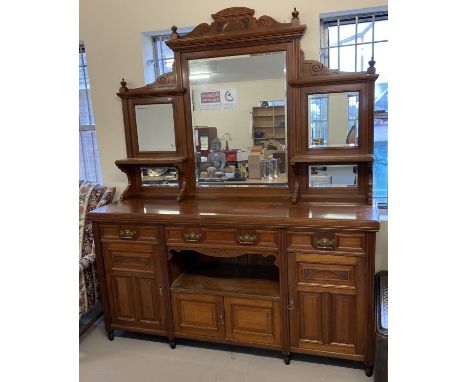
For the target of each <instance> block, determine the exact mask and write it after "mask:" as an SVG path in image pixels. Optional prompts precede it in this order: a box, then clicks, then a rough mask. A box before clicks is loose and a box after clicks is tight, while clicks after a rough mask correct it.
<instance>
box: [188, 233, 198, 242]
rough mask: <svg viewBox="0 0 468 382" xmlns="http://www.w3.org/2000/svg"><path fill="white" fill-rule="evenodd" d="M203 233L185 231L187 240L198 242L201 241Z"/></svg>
mask: <svg viewBox="0 0 468 382" xmlns="http://www.w3.org/2000/svg"><path fill="white" fill-rule="evenodd" d="M201 237H202V234H201V233H200V232H188V233H184V239H185V241H191V242H198V241H200V239H201Z"/></svg>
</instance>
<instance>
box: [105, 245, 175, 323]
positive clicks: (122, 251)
mask: <svg viewBox="0 0 468 382" xmlns="http://www.w3.org/2000/svg"><path fill="white" fill-rule="evenodd" d="M102 251H103V254H104V263H105V267H106V282H107V292H108V293H107V294H108V298H109V308H110V314H111V322H112V324H114V325H116V326H118V327H128V328H129V329H144V330H148V331H149V332H151V331H155V332H162V331H165V330H166V324H165V322H166V309H165V302H164V296H163V295H164V293H163V292H164V290H163V285H162V282H161V272H160V267H159V266H158V259H159V258H158V250H157V245H156V244H135V243H118V242H103V243H102Z"/></svg>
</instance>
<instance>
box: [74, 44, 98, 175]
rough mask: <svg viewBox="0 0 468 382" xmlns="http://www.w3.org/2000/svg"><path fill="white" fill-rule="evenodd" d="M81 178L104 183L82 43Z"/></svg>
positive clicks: (80, 53) (80, 51) (80, 66)
mask: <svg viewBox="0 0 468 382" xmlns="http://www.w3.org/2000/svg"><path fill="white" fill-rule="evenodd" d="M79 55H80V57H79V58H80V62H79V70H80V99H79V102H80V129H79V134H80V179H81V180H87V181H90V182H96V183H102V175H101V168H100V165H99V154H98V147H97V142H96V131H95V126H94V114H93V109H92V105H91V94H90V92H89V90H90V87H89V78H88V64H87V61H86V53H85V48H84V45H82V44H80V49H79Z"/></svg>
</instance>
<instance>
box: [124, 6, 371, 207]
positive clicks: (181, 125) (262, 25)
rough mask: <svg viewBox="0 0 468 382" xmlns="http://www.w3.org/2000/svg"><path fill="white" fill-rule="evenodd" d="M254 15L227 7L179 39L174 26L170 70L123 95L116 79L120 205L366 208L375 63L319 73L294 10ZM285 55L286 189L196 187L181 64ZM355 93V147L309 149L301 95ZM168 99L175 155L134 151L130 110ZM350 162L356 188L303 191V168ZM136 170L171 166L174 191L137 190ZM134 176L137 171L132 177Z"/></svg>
mask: <svg viewBox="0 0 468 382" xmlns="http://www.w3.org/2000/svg"><path fill="white" fill-rule="evenodd" d="M254 13H255V11H254V10H253V9H251V8H246V7H232V8H226V9H223V10H221V11H219V12H217V13H215V14H212V15H211V16H212V18H213V20H214V21H213V22H211V24H207V23H202V24H199V25H198V26H196V27H195V28H194V29H193V30H192V32H190V33H188V34H186V35H183V36H180V35H179V34H178V33H177V27H176V26H173V27H172V28H171V29H172V34H171V36H170V39H169V40H168V41H167V45H168V46H169V47H170V48H171V49H172V50H173V51H174V65H173V72H171V73H166V74H163V75H161V76H160V77H158V78H157V79H156V81H155V82H154V83H152V84H149V85H146V86H144V87H141V88H134V89H128V88H127V86H126V82H125V81H124V80H122V82H121V87H120V89H119V93H117V95H118V96H119V97H120V98H121V99H122V107H123V115H124V125H125V138H126V145H127V155H128V157H129V158H127V159H122V160H118V161H116V165H117V166H118V167H119V168H120V169H121V170H122V171H123V172H125V173H126V174H127V177H128V182H129V183H128V187H127V189H126V190H125V191H124V193H123V194H122V197H121V199H127V198H130V197H139V196H145V197H146V196H150V197H165V196H168V197H169V196H171V197H172V196H174V195H177V200H178V201H181V200H183V199H184V198H186V197H211V198H216V197H219V198H227V197H229V198H243V197H245V198H257V199H258V198H268V199H269V200H274V199H275V198H277V199H282V200H284V199H288V198H290V200H291V201H292V203H297V202H298V201H299V200H300V199H301V197H302V198H303V199H304V201H320V202H322V201H325V202H353V203H367V204H372V181H373V179H372V170H373V137H374V129H373V125H374V113H373V100H374V87H375V81H376V80H377V78H378V75H377V74H376V69H375V68H374V65H375V61H373V60H372V59H371V60H370V61H369V68H368V69H367V71H366V72H341V71H339V70H332V69H328V68H327V67H325V66H324V65H323V64H322V63H320V62H318V61H315V60H305V59H304V54H303V52H302V51H301V49H300V40H301V38H302V36H303V34H304V32H305V30H306V26H305V25H301V24H300V21H299V17H298V16H299V12H297V11H296V10H294V11H293V12H292V19H291V22H290V23H280V22H278V21H276V20H274V19H273V18H272V17H270V16H261V17H259V18H258V19H257V18H256V17H254V16H253V15H254ZM273 51H285V52H286V81H287V84H286V100H287V103H286V105H287V107H286V115H287V126H288V132H287V140H286V142H287V150H288V154H287V158H288V187H284V188H279V187H272V188H268V187H262V186H256V185H252V186H249V187H229V186H227V187H222V188H219V187H213V188H210V187H196V177H195V165H196V164H195V153H194V147H193V146H194V143H193V126H192V111H191V98H190V97H191V94H190V92H189V91H187V90H189V89H190V83H189V70H188V60H190V59H201V58H212V57H223V56H236V55H243V54H252V53H253V54H255V53H266V52H273ZM345 91H357V92H359V123H360V131H359V137H360V140H359V144H358V146H352V147H317V148H309V147H308V143H309V139H308V133H309V129H308V113H307V95H308V94H310V93H314V92H318V93H334V92H345ZM164 97H165V98H166V99H167V98H168V97H171V100H173V102H174V107H173V111H174V128H175V136H176V150H177V151H176V152H175V153H174V152H139V151H138V146H137V145H136V140H135V138H137V132H136V123H135V121H136V119H135V117H134V114H135V113H134V109H133V114H132V111H131V110H130V109H131V108H132V107H133V105H134V104H138V103H139V102H141V100H142V99H144V98H148V101H145V102H148V103H151V102H160V101H161V99H162V98H164ZM309 164H315V165H332V164H357V165H358V187H357V188H356V189H354V188H345V189H343V188H336V189H329V188H324V189H320V188H309V187H308V165H309ZM141 165H145V166H150V165H156V166H157V165H168V166H169V165H173V166H176V167H177V169H178V170H179V179H180V187H179V190H162V191H161V192H160V191H159V190H158V191H157V192H156V191H151V192H150V190H147V189H142V187H141V182H140V179H139V176H138V174H139V167H138V166H141ZM137 170H138V171H137Z"/></svg>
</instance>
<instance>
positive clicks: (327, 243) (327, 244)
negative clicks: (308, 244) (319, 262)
mask: <svg viewBox="0 0 468 382" xmlns="http://www.w3.org/2000/svg"><path fill="white" fill-rule="evenodd" d="M314 245H315V248H327V249H328V248H335V239H329V238H327V237H322V238H321V239H315V240H314Z"/></svg>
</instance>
